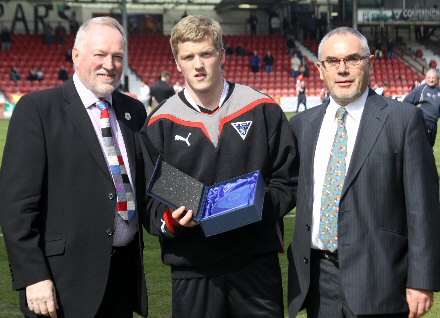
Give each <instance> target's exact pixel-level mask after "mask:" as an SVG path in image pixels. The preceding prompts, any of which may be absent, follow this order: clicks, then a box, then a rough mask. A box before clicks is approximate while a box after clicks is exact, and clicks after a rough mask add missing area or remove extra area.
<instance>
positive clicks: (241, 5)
mask: <svg viewBox="0 0 440 318" xmlns="http://www.w3.org/2000/svg"><path fill="white" fill-rule="evenodd" d="M122 2H123V0H70V1H69V0H67V1H66V3H67V4H100V3H101V4H121V3H122ZM294 2H306V3H307V2H310V1H307V0H306V1H304V0H302V1H301V0H238V1H237V0H125V3H126V4H127V5H128V6H139V5H141V6H142V7H143V8H151V9H166V10H172V9H180V10H200V9H205V10H206V9H208V10H216V11H218V12H225V11H228V10H235V9H244V10H252V9H257V10H268V9H276V8H277V7H281V6H284V5H288V4H292V3H294Z"/></svg>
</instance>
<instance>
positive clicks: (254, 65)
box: [250, 50, 261, 73]
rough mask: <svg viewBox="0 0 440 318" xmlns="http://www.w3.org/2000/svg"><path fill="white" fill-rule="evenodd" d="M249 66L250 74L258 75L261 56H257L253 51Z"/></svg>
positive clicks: (255, 51)
mask: <svg viewBox="0 0 440 318" xmlns="http://www.w3.org/2000/svg"><path fill="white" fill-rule="evenodd" d="M250 65H251V71H252V73H258V72H259V71H260V66H261V56H260V55H258V52H257V50H254V53H253V54H252V55H251V57H250Z"/></svg>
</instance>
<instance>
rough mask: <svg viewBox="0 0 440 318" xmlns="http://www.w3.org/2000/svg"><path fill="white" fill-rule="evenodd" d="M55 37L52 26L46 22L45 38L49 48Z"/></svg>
mask: <svg viewBox="0 0 440 318" xmlns="http://www.w3.org/2000/svg"><path fill="white" fill-rule="evenodd" d="M54 35H55V32H54V30H53V28H52V26H51V25H50V22H49V21H45V22H44V37H45V41H46V45H47V46H49V45H52V43H53V37H54Z"/></svg>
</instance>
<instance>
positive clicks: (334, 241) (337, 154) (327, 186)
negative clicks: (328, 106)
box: [319, 107, 347, 252]
mask: <svg viewBox="0 0 440 318" xmlns="http://www.w3.org/2000/svg"><path fill="white" fill-rule="evenodd" d="M346 115H347V110H346V109H345V108H344V107H340V108H339V109H338V110H337V111H336V119H337V122H338V128H337V130H336V135H335V140H334V141H333V147H332V152H331V153H330V159H329V161H328V166H327V172H326V174H325V179H324V186H323V188H322V198H321V218H320V222H319V239H320V240H321V242H322V243H324V246H325V247H326V248H327V249H328V250H329V251H331V252H334V251H335V250H336V249H337V247H338V213H339V200H340V199H341V192H342V188H343V186H344V179H345V157H346V156H347V130H346V128H345V117H346Z"/></svg>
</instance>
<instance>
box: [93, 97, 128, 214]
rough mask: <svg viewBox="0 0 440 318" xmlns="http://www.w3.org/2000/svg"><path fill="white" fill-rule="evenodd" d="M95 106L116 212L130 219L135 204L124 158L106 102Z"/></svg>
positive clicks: (101, 101)
mask: <svg viewBox="0 0 440 318" xmlns="http://www.w3.org/2000/svg"><path fill="white" fill-rule="evenodd" d="M96 107H98V108H99V110H100V111H101V119H100V121H99V123H100V126H101V133H102V138H103V141H104V149H105V152H106V154H107V160H108V166H109V170H110V173H111V175H112V178H113V182H114V184H115V189H116V195H117V202H118V213H119V215H120V216H121V218H122V219H123V220H126V221H127V220H131V219H132V218H133V216H134V214H135V204H134V198H133V191H132V189H131V184H130V180H129V179H128V175H127V171H126V170H125V164H124V159H123V158H122V155H121V151H120V149H119V147H118V144H117V142H116V140H115V138H114V137H113V134H112V128H111V126H110V112H109V110H108V104H107V101H105V100H100V101H98V102H96Z"/></svg>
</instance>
